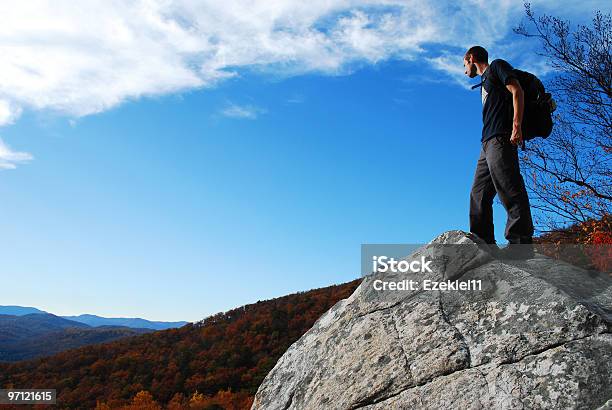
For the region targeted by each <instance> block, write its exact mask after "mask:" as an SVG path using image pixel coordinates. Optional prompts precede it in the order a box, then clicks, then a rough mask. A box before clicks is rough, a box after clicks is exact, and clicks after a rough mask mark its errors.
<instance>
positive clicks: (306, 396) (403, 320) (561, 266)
mask: <svg viewBox="0 0 612 410" xmlns="http://www.w3.org/2000/svg"><path fill="white" fill-rule="evenodd" d="M420 256H426V257H427V258H429V259H428V260H432V261H433V262H432V273H424V274H410V275H412V276H410V278H413V279H414V278H417V277H418V280H419V281H420V283H421V285H422V283H423V281H424V280H425V279H430V280H436V281H442V280H447V279H450V280H456V279H458V280H460V281H462V282H466V283H469V281H471V280H475V281H477V280H480V281H481V289H480V290H448V291H439V290H424V289H419V290H405V291H397V290H396V291H390V290H385V291H381V290H376V289H374V282H375V281H376V280H385V281H390V280H401V279H405V278H408V277H409V276H407V274H405V273H403V274H395V275H390V274H384V276H383V274H381V273H377V274H373V275H369V276H367V277H365V278H364V280H363V282H362V283H361V285H360V286H359V287H358V288H357V290H355V292H354V293H353V295H351V296H350V297H349V298H347V299H344V300H342V301H340V302H338V303H337V304H336V305H335V306H333V307H332V308H331V309H330V310H329V311H328V312H326V313H325V314H324V315H323V316H322V317H321V318H319V320H318V321H317V322H316V323H315V324H314V326H313V327H312V329H310V330H309V331H308V332H307V333H306V334H304V336H302V337H301V338H300V339H299V340H298V341H297V342H295V343H294V344H293V345H292V346H291V347H290V348H289V349H288V350H287V352H286V353H285V354H284V355H283V356H282V357H281V358H280V359H279V361H278V362H277V364H276V366H275V367H274V368H273V369H272V370H271V371H270V373H269V374H268V375H267V376H266V378H265V379H264V381H263V383H262V384H261V386H260V387H259V390H258V391H257V394H256V396H255V401H254V403H253V407H252V409H265V410H271V409H358V408H363V409H371V410H374V409H412V408H414V409H430V408H431V409H451V408H456V409H491V408H496V409H497V408H499V409H515V408H551V409H560V408H563V409H571V408H580V409H582V408H584V409H595V408H598V407H599V408H608V407H606V406H609V402H608V401H609V400H610V399H612V334H611V333H610V330H611V329H612V280H611V279H610V278H609V277H608V276H607V275H604V274H597V273H594V272H587V271H584V270H581V269H579V268H576V267H573V266H571V265H568V264H565V263H563V262H560V261H556V260H552V259H549V258H546V257H543V256H541V255H537V256H536V257H535V258H533V259H529V260H526V261H507V260H504V261H501V260H497V259H493V258H492V257H491V256H490V255H489V254H488V253H487V252H486V251H485V250H484V247H483V246H482V245H481V243H480V241H479V239H478V238H476V237H474V236H472V235H470V234H468V233H465V232H462V231H449V232H446V233H444V234H442V235H440V236H439V237H437V238H436V239H434V240H433V241H432V242H431V243H430V244H428V245H426V246H424V247H422V248H420V249H419V250H417V251H415V252H414V253H413V254H412V255H410V256H409V257H408V259H410V260H416V259H418V258H419V257H420ZM378 283H380V282H378ZM421 287H422V286H421ZM606 402H608V404H606Z"/></svg>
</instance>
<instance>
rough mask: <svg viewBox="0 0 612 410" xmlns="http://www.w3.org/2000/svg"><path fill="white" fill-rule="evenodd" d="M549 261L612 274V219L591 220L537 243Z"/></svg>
mask: <svg viewBox="0 0 612 410" xmlns="http://www.w3.org/2000/svg"><path fill="white" fill-rule="evenodd" d="M534 242H536V243H537V245H536V246H537V250H538V252H540V253H543V254H545V255H548V256H550V257H553V258H556V259H561V260H564V261H566V262H569V263H572V264H575V265H578V266H581V267H584V268H587V269H594V270H598V271H601V272H608V273H611V272H612V215H609V214H608V215H605V216H604V217H603V218H601V219H599V220H596V219H590V220H588V221H586V222H583V223H577V224H574V225H571V226H570V227H568V228H565V229H560V230H556V231H553V232H549V233H547V234H545V235H542V236H540V237H539V238H537V239H535V240H534Z"/></svg>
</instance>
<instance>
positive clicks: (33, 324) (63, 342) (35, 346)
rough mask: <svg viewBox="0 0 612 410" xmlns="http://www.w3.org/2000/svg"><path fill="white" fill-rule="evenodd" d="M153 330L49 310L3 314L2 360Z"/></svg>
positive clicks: (0, 317)
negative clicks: (88, 322)
mask: <svg viewBox="0 0 612 410" xmlns="http://www.w3.org/2000/svg"><path fill="white" fill-rule="evenodd" d="M153 331H154V330H152V329H133V328H130V327H125V326H101V327H92V326H89V325H86V324H84V323H80V322H75V321H74V320H68V319H64V318H62V317H59V316H55V315H52V314H49V313H28V314H25V315H20V316H17V315H1V314H0V361H3V362H14V361H19V360H25V359H33V358H37V357H42V356H49V355H52V354H55V353H59V352H63V351H64V350H68V349H72V348H75V347H80V346H85V345H90V344H96V343H103V342H110V341H113V340H117V339H120V338H123V337H127V336H135V335H139V334H143V333H151V332H153Z"/></svg>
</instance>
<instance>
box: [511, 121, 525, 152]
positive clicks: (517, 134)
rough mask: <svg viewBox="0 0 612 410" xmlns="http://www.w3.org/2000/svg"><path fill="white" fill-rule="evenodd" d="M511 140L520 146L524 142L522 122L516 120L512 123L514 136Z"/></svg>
mask: <svg viewBox="0 0 612 410" xmlns="http://www.w3.org/2000/svg"><path fill="white" fill-rule="evenodd" d="M510 142H511V143H512V144H514V145H517V146H520V145H521V144H522V143H523V130H522V129H521V124H520V123H519V124H517V123H516V122H515V123H514V124H513V125H512V136H511V137H510Z"/></svg>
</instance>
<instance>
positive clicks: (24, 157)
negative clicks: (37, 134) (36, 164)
mask: <svg viewBox="0 0 612 410" xmlns="http://www.w3.org/2000/svg"><path fill="white" fill-rule="evenodd" d="M32 159H33V157H32V155H31V154H28V153H27V152H17V151H13V150H12V149H11V148H10V147H9V146H8V145H6V144H5V143H4V141H2V139H1V138H0V169H15V168H16V166H17V164H20V163H23V162H27V161H30V160H32Z"/></svg>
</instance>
